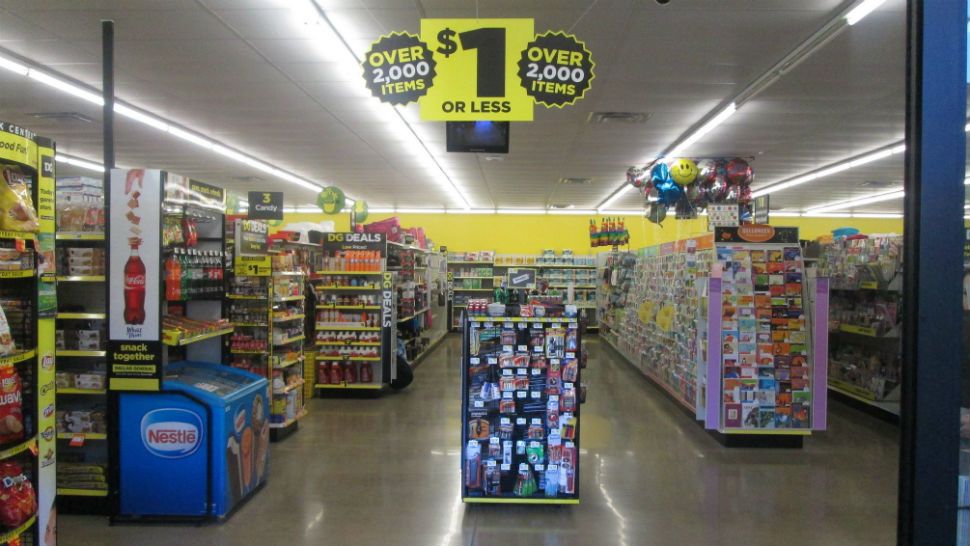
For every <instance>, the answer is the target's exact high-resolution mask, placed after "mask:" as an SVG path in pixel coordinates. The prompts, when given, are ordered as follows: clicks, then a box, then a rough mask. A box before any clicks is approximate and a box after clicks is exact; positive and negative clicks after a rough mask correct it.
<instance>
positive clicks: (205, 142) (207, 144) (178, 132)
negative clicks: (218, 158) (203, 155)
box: [168, 126, 212, 150]
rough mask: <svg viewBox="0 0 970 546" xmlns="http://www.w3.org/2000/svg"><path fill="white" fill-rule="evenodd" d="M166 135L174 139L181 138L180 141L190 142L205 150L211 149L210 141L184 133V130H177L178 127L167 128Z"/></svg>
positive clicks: (193, 134)
mask: <svg viewBox="0 0 970 546" xmlns="http://www.w3.org/2000/svg"><path fill="white" fill-rule="evenodd" d="M168 134H170V135H172V136H174V137H178V138H181V139H182V140H185V141H188V142H191V143H192V144H195V145H196V146H199V147H201V148H205V149H206V150H211V149H212V141H211V140H209V139H207V138H204V137H201V136H199V135H197V134H195V133H190V132H189V131H186V130H184V129H179V128H178V127H175V126H171V127H169V128H168Z"/></svg>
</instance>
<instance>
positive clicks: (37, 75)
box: [27, 68, 104, 106]
mask: <svg viewBox="0 0 970 546" xmlns="http://www.w3.org/2000/svg"><path fill="white" fill-rule="evenodd" d="M27 77H28V78H30V79H33V80H37V81H39V82H40V83H42V84H44V85H47V86H50V87H53V88H54V89H57V90H58V91H63V92H65V93H67V94H69V95H74V96H75V97H77V98H79V99H83V100H85V101H87V102H90V103H92V104H97V105H98V106H104V98H102V97H101V95H99V94H97V93H92V92H91V91H88V90H87V89H82V88H81V87H78V86H76V85H74V84H73V83H69V82H67V81H65V80H62V79H60V78H55V77H54V76H51V75H50V74H47V73H46V72H41V71H40V70H37V69H36V68H30V69H28V71H27Z"/></svg>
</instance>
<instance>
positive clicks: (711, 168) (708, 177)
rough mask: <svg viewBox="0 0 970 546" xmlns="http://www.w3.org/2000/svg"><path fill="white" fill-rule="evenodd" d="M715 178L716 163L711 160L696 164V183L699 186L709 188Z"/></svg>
mask: <svg viewBox="0 0 970 546" xmlns="http://www.w3.org/2000/svg"><path fill="white" fill-rule="evenodd" d="M716 177H717V162H716V161H714V160H713V159H702V160H700V161H698V162H697V181H696V182H695V183H696V184H697V185H699V186H708V187H710V186H711V185H712V184H714V179H715V178H716Z"/></svg>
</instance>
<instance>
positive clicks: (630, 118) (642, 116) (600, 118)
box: [586, 112, 650, 124]
mask: <svg viewBox="0 0 970 546" xmlns="http://www.w3.org/2000/svg"><path fill="white" fill-rule="evenodd" d="M648 119H650V114H648V113H646V112H592V113H590V114H589V118H587V119H586V121H587V123H597V124H602V123H644V122H646V121H647V120H648Z"/></svg>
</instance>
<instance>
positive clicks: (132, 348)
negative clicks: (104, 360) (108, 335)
mask: <svg viewBox="0 0 970 546" xmlns="http://www.w3.org/2000/svg"><path fill="white" fill-rule="evenodd" d="M108 355H109V359H110V362H108V388H109V389H111V390H113V391H157V390H159V389H160V386H161V381H162V344H161V342H160V341H118V340H110V341H108Z"/></svg>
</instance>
